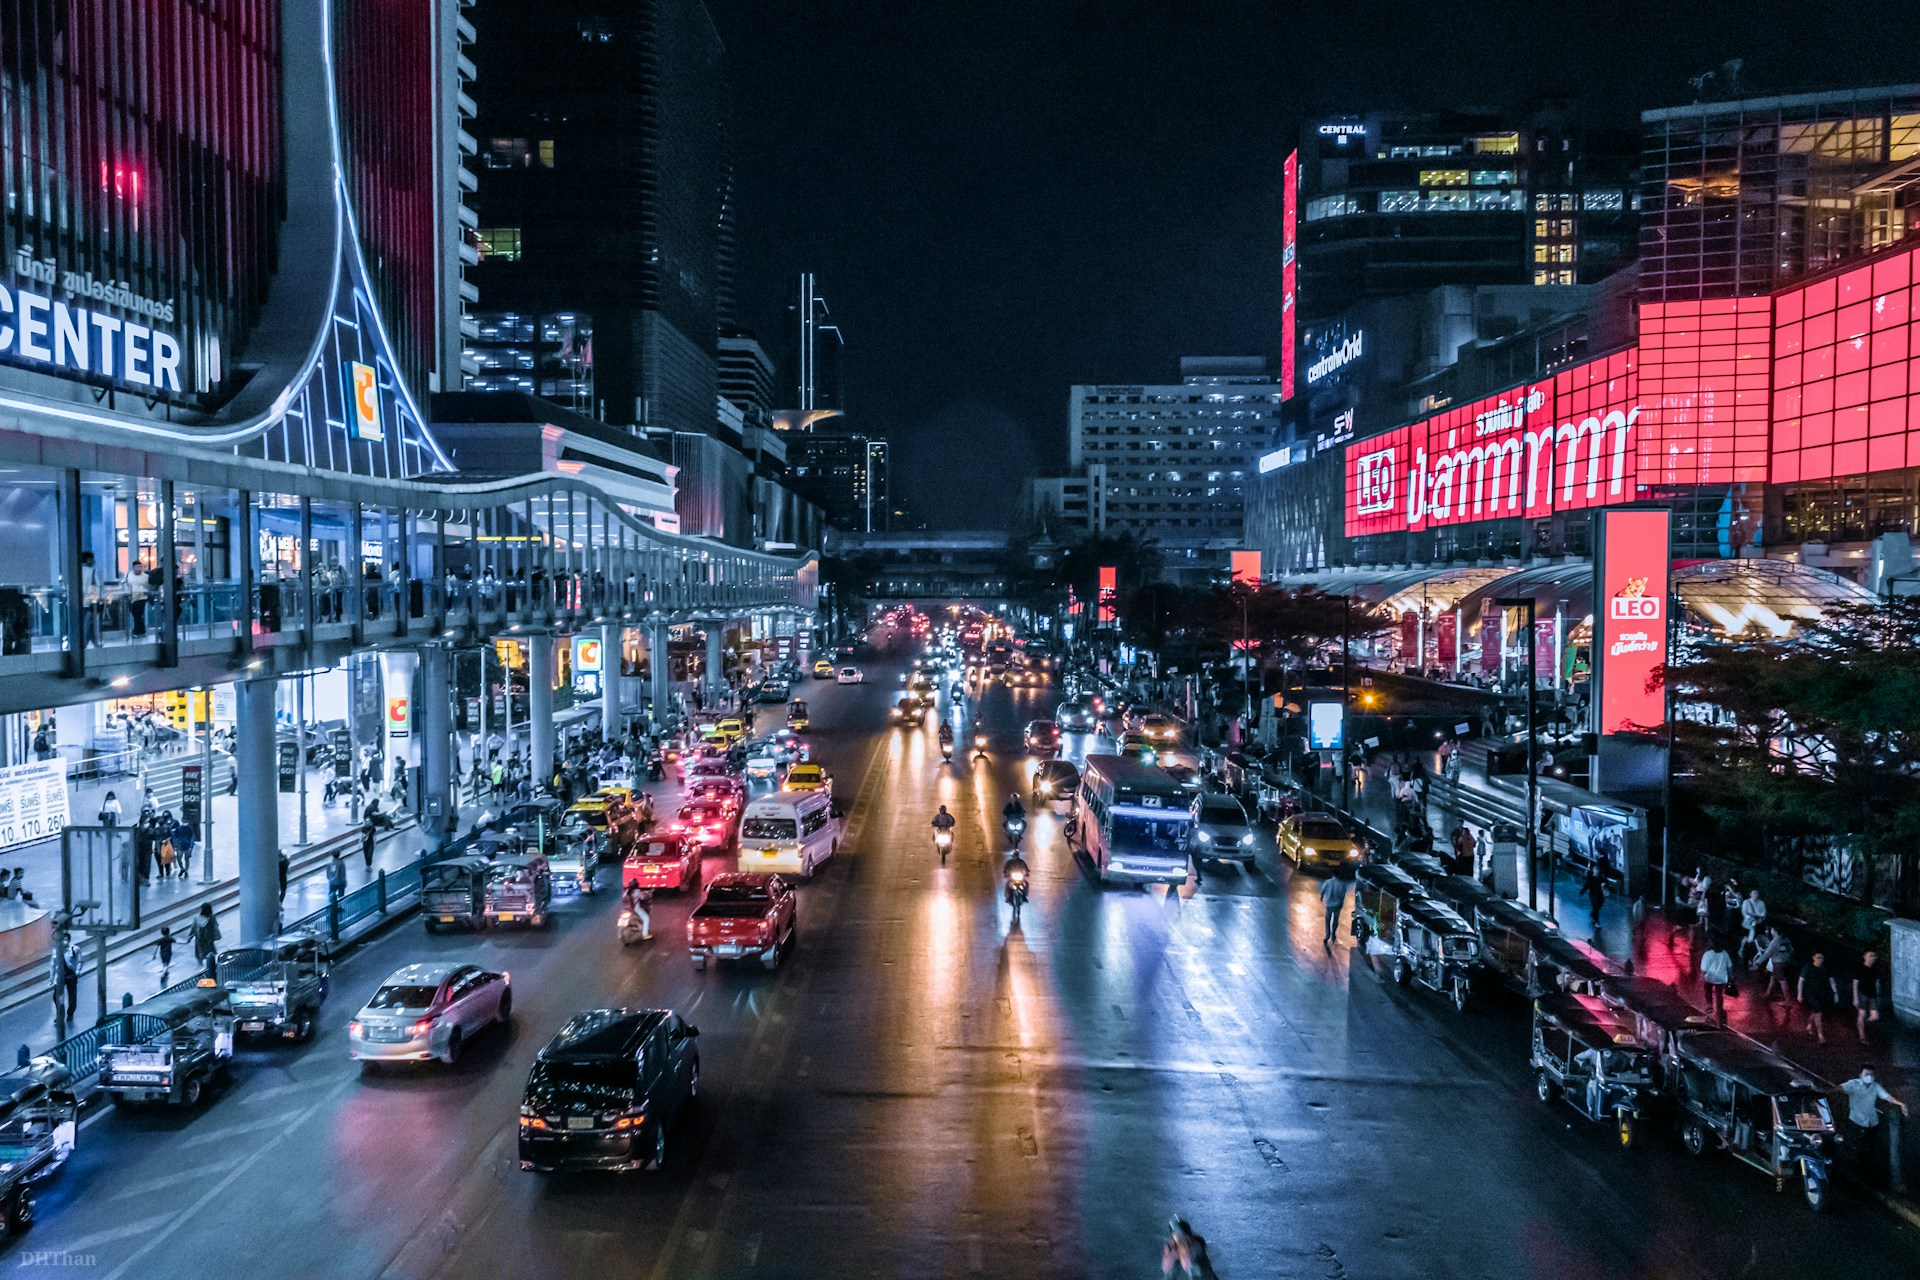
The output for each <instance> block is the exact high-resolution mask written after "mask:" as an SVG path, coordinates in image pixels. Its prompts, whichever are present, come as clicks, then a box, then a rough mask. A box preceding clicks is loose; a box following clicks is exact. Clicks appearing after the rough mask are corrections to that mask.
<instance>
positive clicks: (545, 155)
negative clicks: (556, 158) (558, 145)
mask: <svg viewBox="0 0 1920 1280" xmlns="http://www.w3.org/2000/svg"><path fill="white" fill-rule="evenodd" d="M534 155H535V157H536V158H537V159H538V160H539V162H540V167H541V168H542V169H551V168H553V139H552V138H542V139H540V141H539V143H538V144H537V145H536V146H535V147H534Z"/></svg>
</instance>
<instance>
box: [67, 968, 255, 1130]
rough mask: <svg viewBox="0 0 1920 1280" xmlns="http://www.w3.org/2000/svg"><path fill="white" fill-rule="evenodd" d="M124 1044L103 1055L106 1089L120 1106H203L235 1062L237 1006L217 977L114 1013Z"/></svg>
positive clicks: (102, 1085) (102, 1084)
mask: <svg viewBox="0 0 1920 1280" xmlns="http://www.w3.org/2000/svg"><path fill="white" fill-rule="evenodd" d="M108 1021H109V1022H117V1023H119V1024H120V1025H119V1026H118V1027H116V1028H115V1029H114V1031H115V1033H116V1034H117V1035H118V1037H119V1038H120V1040H121V1043H119V1044H109V1045H107V1046H106V1047H104V1048H103V1049H101V1051H100V1090H101V1092H102V1093H106V1094H110V1095H111V1096H112V1097H113V1099H114V1101H116V1102H120V1103H135V1102H167V1103H172V1104H173V1105H175V1106H182V1107H193V1106H198V1105H199V1103H200V1099H201V1097H202V1096H204V1094H205V1092H206V1088H207V1086H208V1085H209V1084H213V1083H215V1082H217V1081H219V1080H222V1079H224V1078H225V1076H226V1074H227V1069H228V1067H229V1066H230V1065H231V1063H232V1062H233V1007H232V1006H231V1005H230V1004H229V1003H228V1001H227V992H226V988H224V987H222V986H220V985H219V984H218V983H217V982H215V981H214V980H213V979H212V978H201V979H200V980H199V981H198V982H197V983H195V984H194V985H192V986H185V985H182V986H178V987H172V988H169V989H168V990H166V991H162V992H161V993H160V994H159V995H157V996H154V997H153V998H152V999H149V1000H146V1001H144V1002H142V1003H140V1004H137V1005H134V1006H133V1007H132V1008H131V1009H125V1010H122V1011H121V1012H119V1013H116V1014H114V1015H113V1016H112V1017H111V1018H110V1019H109V1020H108Z"/></svg>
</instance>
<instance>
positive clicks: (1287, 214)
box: [1280, 151, 1300, 400]
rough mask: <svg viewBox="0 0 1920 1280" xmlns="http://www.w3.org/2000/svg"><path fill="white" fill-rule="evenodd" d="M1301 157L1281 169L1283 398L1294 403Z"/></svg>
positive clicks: (1292, 158)
mask: <svg viewBox="0 0 1920 1280" xmlns="http://www.w3.org/2000/svg"><path fill="white" fill-rule="evenodd" d="M1299 220H1300V153H1299V152H1298V151H1291V152H1288V153H1287V159H1286V162H1285V163H1284V164H1282V165H1281V166H1280V398H1281V399H1282V400H1291V399H1293V351H1294V344H1295V342H1296V339H1297V320H1298V313H1297V311H1296V309H1295V304H1296V303H1297V302H1298V301H1299V297H1298V294H1297V293H1296V292H1295V288H1296V286H1297V284H1298V283H1299V271H1298V270H1297V269H1296V267H1295V262H1294V260H1295V258H1296V257H1297V256H1298V255H1299V249H1300V245H1299V239H1300V238H1299V234H1298V226H1299Z"/></svg>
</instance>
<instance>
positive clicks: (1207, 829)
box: [1193, 791, 1254, 867]
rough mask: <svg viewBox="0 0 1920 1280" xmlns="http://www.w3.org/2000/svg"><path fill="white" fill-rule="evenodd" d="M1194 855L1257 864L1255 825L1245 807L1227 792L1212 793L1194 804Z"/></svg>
mask: <svg viewBox="0 0 1920 1280" xmlns="http://www.w3.org/2000/svg"><path fill="white" fill-rule="evenodd" d="M1193 820H1194V830H1193V852H1194V854H1195V856H1196V857H1200V858H1207V859H1213V860H1217V861H1220V862H1238V863H1240V864H1242V865H1243V866H1249V867H1250V866H1252V865H1253V862H1254V839H1253V823H1252V822H1251V821H1250V820H1249V819H1248V817H1247V810H1246V806H1245V805H1243V804H1241V803H1240V801H1239V800H1237V799H1235V798H1234V797H1233V796H1230V795H1227V794H1226V793H1224V792H1218V791H1215V792H1209V793H1208V794H1206V795H1202V796H1198V797H1196V798H1195V799H1194V802H1193Z"/></svg>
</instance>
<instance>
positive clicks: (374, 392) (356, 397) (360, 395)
mask: <svg viewBox="0 0 1920 1280" xmlns="http://www.w3.org/2000/svg"><path fill="white" fill-rule="evenodd" d="M347 391H348V395H349V397H350V399H351V404H350V405H349V407H350V408H351V409H352V411H353V438H354V439H356V440H384V439H385V438H386V433H385V432H384V431H382V430H381V428H380V382H379V378H378V377H377V376H376V375H375V374H374V371H373V366H372V365H370V364H361V363H360V362H359V361H358V360H349V361H347Z"/></svg>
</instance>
